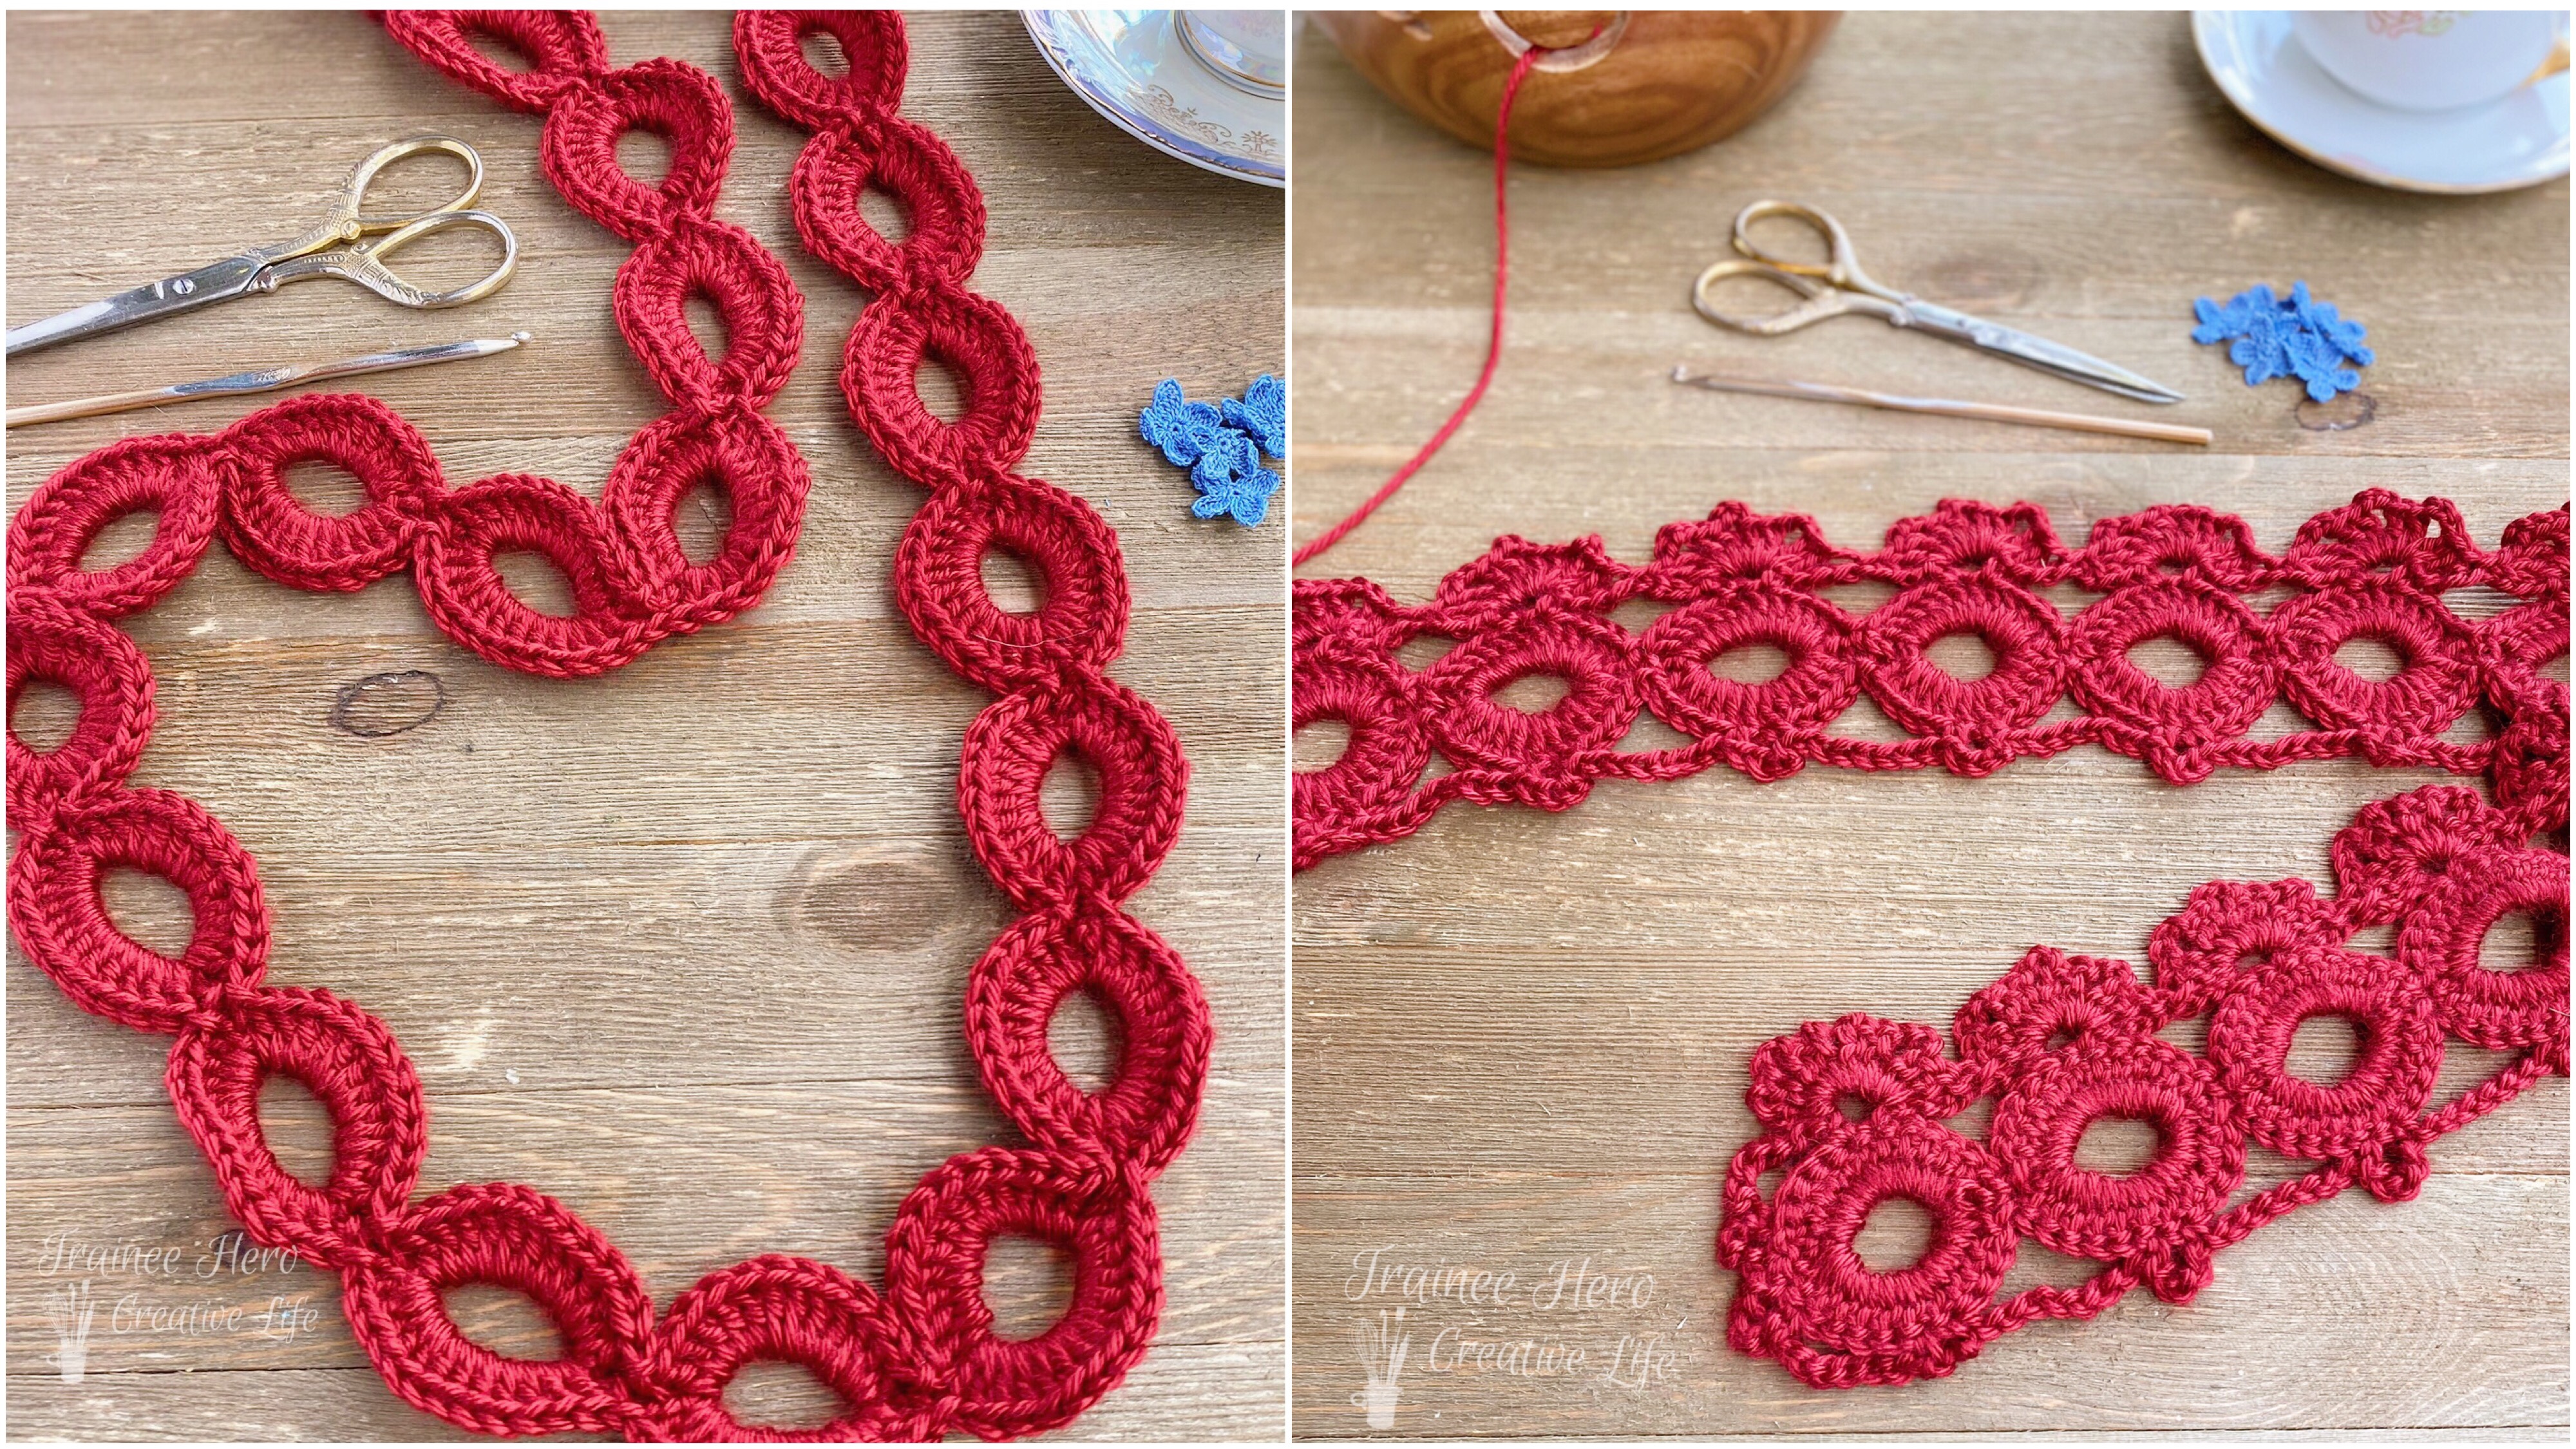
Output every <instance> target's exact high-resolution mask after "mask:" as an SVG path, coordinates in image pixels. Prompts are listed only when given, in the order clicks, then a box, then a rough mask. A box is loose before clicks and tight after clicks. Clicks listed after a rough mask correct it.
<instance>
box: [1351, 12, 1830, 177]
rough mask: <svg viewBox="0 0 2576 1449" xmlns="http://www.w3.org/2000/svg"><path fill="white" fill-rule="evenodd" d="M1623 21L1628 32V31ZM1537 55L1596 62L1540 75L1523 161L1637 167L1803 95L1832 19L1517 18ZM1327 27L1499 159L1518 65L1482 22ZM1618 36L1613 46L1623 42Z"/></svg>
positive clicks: (1530, 102) (1456, 16) (1359, 18)
mask: <svg viewBox="0 0 2576 1449" xmlns="http://www.w3.org/2000/svg"><path fill="white" fill-rule="evenodd" d="M1623 14H1624V15H1625V17H1626V18H1625V20H1624V21H1623V20H1622V19H1621V18H1620V17H1621V16H1622V15H1623ZM1496 18H1498V19H1499V20H1501V22H1502V23H1503V24H1505V25H1508V26H1511V27H1512V32H1513V33H1514V34H1516V35H1519V36H1520V37H1521V38H1522V39H1523V40H1525V41H1527V42H1528V43H1530V44H1531V45H1536V46H1544V47H1546V48H1548V49H1550V50H1562V51H1574V52H1576V54H1574V55H1569V56H1564V57H1558V58H1557V62H1558V63H1564V64H1568V65H1572V64H1575V63H1577V62H1580V61H1582V60H1583V58H1584V53H1585V52H1584V50H1583V48H1584V47H1586V46H1587V45H1588V43H1589V42H1591V41H1593V40H1594V39H1595V38H1596V37H1597V38H1599V39H1601V40H1602V41H1604V42H1605V43H1607V44H1608V45H1609V49H1608V50H1607V51H1606V52H1601V53H1600V58H1599V59H1598V60H1594V61H1590V62H1589V63H1585V64H1582V65H1581V68H1580V69H1579V70H1569V71H1567V72H1565V73H1562V74H1551V73H1549V72H1547V71H1544V70H1542V71H1538V72H1535V73H1534V74H1533V76H1532V78H1531V79H1530V80H1529V82H1528V83H1527V84H1525V85H1524V86H1523V87H1522V88H1521V94H1520V98H1519V100H1518V101H1516V102H1515V103H1514V106H1513V109H1512V116H1513V121H1512V154H1513V155H1514V156H1516V157H1519V158H1521V159H1523V160H1527V161H1537V162H1541V163H1544V164H1546V165H1550V166H1627V165H1632V164H1634V163H1636V162H1639V161H1653V160H1659V159H1661V158H1663V157H1666V156H1678V155H1680V154H1682V153H1683V152H1685V151H1693V150H1697V149H1698V148H1700V147H1702V146H1705V145H1707V144H1708V143H1710V142H1711V141H1715V140H1718V139H1719V138H1721V137H1724V136H1729V135H1732V134H1734V133H1735V132H1736V131H1738V130H1740V129H1742V128H1743V127H1744V126H1745V125H1746V124H1748V123H1750V122H1751V121H1752V120H1753V119H1754V117H1756V116H1759V115H1761V114H1762V112H1763V111H1764V110H1766V109H1768V108H1769V107H1770V106H1771V105H1772V103H1773V102H1775V101H1777V100H1778V99H1779V98H1780V96H1781V95H1782V94H1783V93H1784V92H1786V91H1787V90H1788V89H1789V87H1791V86H1793V85H1796V84H1797V83H1798V77H1799V76H1800V75H1801V74H1803V73H1805V71H1806V68H1807V62H1808V61H1809V59H1811V58H1812V57H1813V56H1814V55H1815V53H1816V48H1817V47H1818V46H1819V45H1822V44H1823V43H1824V41H1825V37H1827V36H1828V35H1831V34H1832V33H1833V29H1834V21H1835V18H1836V17H1835V14H1834V12H1832V11H1797V10H1715V11H1682V10H1646V11H1637V12H1620V11H1609V10H1509V11H1502V12H1499V13H1498V14H1497V17H1496ZM1314 20H1315V24H1316V25H1317V26H1318V27H1319V28H1320V29H1322V30H1323V31H1324V33H1325V34H1327V35H1330V36H1331V37H1332V38H1333V40H1334V43H1335V44H1336V45H1338V46H1339V47H1340V48H1341V51H1342V55H1343V57H1344V58H1345V59H1347V60H1348V61H1349V62H1350V64H1351V65H1352V66H1354V67H1356V68H1357V69H1358V70H1359V71H1360V73H1361V74H1363V75H1365V76H1367V77H1368V78H1369V79H1370V81H1371V82H1373V83H1374V84H1375V85H1376V86H1377V87H1378V89H1380V90H1382V91H1384V92H1386V93H1387V94H1388V95H1389V96H1390V97H1393V98H1394V99H1395V101H1396V103H1397V104H1399V105H1401V106H1403V107H1404V108H1405V109H1406V110H1408V111H1411V112H1413V113H1414V114H1415V115H1417V116H1420V117H1421V118H1422V119H1423V120H1425V121H1428V122H1430V123H1431V124H1432V125H1435V126H1438V127H1439V128H1440V129H1442V130H1444V131H1446V132H1448V133H1449V134H1450V135H1452V136H1455V137H1457V138H1458V139H1459V140H1462V141H1465V142H1468V143H1469V144H1471V145H1477V146H1484V147H1487V148H1491V147H1492V145H1493V141H1494V112H1495V110H1496V109H1497V108H1498V107H1500V106H1501V105H1502V102H1503V85H1504V82H1505V81H1506V80H1508V79H1509V78H1510V76H1511V72H1512V67H1513V65H1514V64H1515V61H1516V58H1515V57H1514V56H1513V55H1512V54H1511V52H1509V51H1507V50H1505V49H1504V48H1503V47H1502V46H1500V45H1498V44H1496V43H1495V37H1494V34H1493V32H1492V31H1491V30H1489V29H1487V27H1486V24H1485V22H1484V20H1483V19H1482V18H1481V17H1480V16H1479V15H1477V14H1476V13H1475V12H1473V11H1465V10H1443V11H1391V10H1377V11H1368V10H1325V11H1318V12H1316V13H1315V16H1314ZM1614 32H1615V33H1614Z"/></svg>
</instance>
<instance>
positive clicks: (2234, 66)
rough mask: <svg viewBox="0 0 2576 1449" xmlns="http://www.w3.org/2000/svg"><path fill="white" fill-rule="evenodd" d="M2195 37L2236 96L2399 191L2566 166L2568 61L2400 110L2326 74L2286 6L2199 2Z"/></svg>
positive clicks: (2528, 177) (2324, 156) (2516, 181)
mask: <svg viewBox="0 0 2576 1449" xmlns="http://www.w3.org/2000/svg"><path fill="white" fill-rule="evenodd" d="M2191 38H2192V43H2193V44H2194V45H2196V46H2197V47H2199V50H2200V63H2201V65H2202V66H2204V67H2206V68H2207V69H2208V71H2209V78H2210V79H2211V80H2214V81H2216V82H2217V83H2218V88H2219V90H2221V91H2222V92H2224V93H2225V94H2226V96H2227V99H2228V101H2229V102H2230V103H2231V104H2233V105H2234V106H2235V107H2236V109H2237V110H2239V111H2241V112H2243V113H2244V115H2245V119H2247V120H2249V121H2251V122H2253V123H2254V124H2255V125H2256V126H2257V127H2260V128H2261V129H2262V130H2263V131H2264V132H2265V133H2266V134H2268V135H2270V136H2271V138H2272V139H2273V140H2275V141H2278V142H2280V143H2281V144H2282V145H2284V146H2287V147H2289V148H2290V149H2291V150H2293V151H2296V152H2297V153H2299V154H2300V155H2302V156H2305V157H2306V158H2308V159H2309V160H2311V161H2314V162H2315V163H2317V164H2318V165H2320V166H2323V167H2326V168H2328V169H2329V170H2334V171H2340V172H2342V173H2343V174H2345V175H2346V176H2352V177H2358V178H2359V179H2361V180H2363V181H2368V182H2371V183H2373V184H2374V185H2379V186H2389V187H2395V188H2396V189H2398V190H2400V191H2437V192H2453V193H2468V192H2479V191H2511V190H2513V189H2515V188H2517V187H2523V186H2537V185H2539V184H2540V183H2541V182H2544V181H2551V180H2555V179H2556V178H2558V177H2561V176H2564V175H2566V174H2567V159H2568V158H2567V88H2568V77H2567V72H2565V71H2563V70H2562V71H2560V72H2559V73H2558V74H2556V75H2553V76H2549V77H2547V78H2546V79H2543V80H2541V81H2538V82H2536V83H2534V84H2531V85H2527V86H2524V87H2523V88H2522V89H2520V90H2518V91H2515V92H2513V93H2512V94H2510V95H2507V96H2505V97H2504V98H2503V99H2501V100H2494V101H2488V102H2486V103H2485V104H2483V105H2476V106H2463V107H2461V108H2460V109H2458V110H2456V111H2435V112H2420V111H2400V110H2393V109H2390V108H2389V107H2386V106H2383V105H2380V104H2378V103H2377V102H2375V101H2370V100H2365V99H2363V98H2362V97H2361V96H2360V95H2359V94H2357V93H2355V92H2353V91H2351V90H2349V89H2346V88H2345V86H2344V85H2343V83H2342V82H2340V81H2337V80H2336V79H2335V78H2334V77H2332V76H2330V75H2328V74H2326V72H2325V68H2324V67H2322V66H2320V65H2318V64H2317V63H2316V61H2315V60H2313V59H2311V58H2310V57H2309V55H2308V52H2307V49H2306V47H2304V46H2302V45H2301V44H2299V40H2298V37H2297V36H2296V35H2295V34H2293V33H2292V32H2291V29H2290V13H2289V12H2288V11H2286V10H2195V11H2193V12H2192V13H2191Z"/></svg>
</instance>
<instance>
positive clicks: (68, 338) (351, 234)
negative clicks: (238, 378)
mask: <svg viewBox="0 0 2576 1449" xmlns="http://www.w3.org/2000/svg"><path fill="white" fill-rule="evenodd" d="M431 151H437V152H441V153H443V154H445V155H449V156H453V157H455V158H456V159H458V160H460V161H462V162H464V163H465V169H466V180H465V189H464V190H463V191H462V192H459V193H458V194H457V196H456V198H455V199H454V200H453V201H450V202H448V203H447V204H446V205H444V206H440V207H437V208H435V209H434V210H430V211H424V212H421V213H418V214H417V215H413V216H395V217H374V216H365V215H362V214H360V208H361V206H362V205H363V204H364V202H365V201H366V196H367V186H368V184H369V183H370V182H373V181H374V180H375V179H376V176H377V175H378V173H380V172H382V171H383V170H384V169H385V168H386V167H388V166H391V165H392V164H394V163H395V162H397V161H401V160H404V159H405V158H408V157H412V156H419V155H423V154H426V153H428V152H431ZM482 194H483V158H482V157H481V156H479V155H476V154H475V151H474V148H473V147H471V146H468V145H466V144H465V143H464V142H462V141H459V140H457V139H455V138H454V137H452V136H414V137H411V138H410V139H408V140H402V141H396V142H394V143H393V144H392V145H389V146H386V147H384V148H382V149H380V150H378V151H377V152H375V153H374V154H373V155H371V156H369V157H367V159H365V160H363V161H361V162H359V163H358V169H356V170H355V171H352V172H350V173H349V183H348V186H347V187H346V189H345V190H343V192H342V193H341V196H340V199H339V201H338V202H336V203H334V205H333V206H332V209H331V214H330V215H329V216H327V217H325V218H324V219H323V220H322V221H321V222H320V223H319V224H318V225H316V226H315V227H314V228H313V229H312V230H310V231H308V232H306V233H305V234H304V235H302V236H300V237H297V238H296V239H295V240H293V241H290V242H280V243H278V244H277V245H275V246H265V247H254V248H252V249H251V250H249V251H246V252H243V253H242V254H241V255H239V256H235V257H227V258H225V259H224V260H222V261H220V262H217V263H215V264H214V265H212V266H208V267H199V268H198V269H197V270H195V271H193V272H182V273H180V274H179V275H178V276H175V277H164V278H163V279H161V280H160V281H157V282H154V283H152V284H150V285H149V286H142V287H137V288H135V289H134V290H132V291H130V292H119V293H117V294H116V295H115V296H113V297H110V298H107V299H106V300H105V301H100V302H92V303H90V304H89V305H87V306H84V307H74V308H73V309H72V310H70V311H68V312H65V313H63V314H61V315H60V316H55V317H48V318H46V319H45V320H44V321H42V322H31V323H28V324H27V325H26V326H24V327H13V328H11V329H9V337H8V352H7V355H8V356H11V357H15V356H17V355H18V354H19V353H21V352H33V351H35V350H36V349H37V348H40V347H52V346H55V345H56V344H58V343H64V342H73V341H77V340H79V339H81V338H84V337H95V336H98V335H99V334H100V333H103V332H113V331H115V330H117V329H118V328H120V327H132V326H134V325H135V324H137V323H141V322H152V321H157V320H158V319H160V318H163V317H168V316H171V315H173V314H176V313H180V312H186V311H190V310H193V309H195V308H198V307H203V306H206V305H208V304H209V303H214V302H226V301H230V300H232V299H233V298H235V297H241V296H247V295H249V294H250V293H252V292H273V291H276V290H277V289H278V288H279V287H281V286H283V285H285V284H286V283H288V282H300V281H303V280H305V279H306V278H309V277H339V278H342V279H344V280H347V281H352V282H355V283H357V284H358V285H360V286H362V287H365V288H367V289H368V290H369V291H372V292H374V293H375V294H376V295H378V296H380V297H383V298H385V299H386V300H387V301H391V302H396V303H399V304H401V305H402V306H405V307H456V306H461V305H463V304H465V303H467V302H473V301H479V300H481V299H482V298H484V297H488V296H490V295H492V293H493V292H495V291H497V290H499V288H500V286H501V284H502V283H504V282H506V281H508V280H510V273H511V272H512V271H513V270H514V269H515V268H517V266H518V265H519V239H518V238H517V237H515V236H512V235H511V234H510V228H509V227H508V226H507V225H505V224H504V223H503V222H502V220H501V218H499V217H497V216H494V215H492V214H491V213H490V212H488V211H474V210H471V209H469V208H471V207H472V206H473V205H474V199H475V198H476V197H478V196H480V195H482ZM459 226H462V227H471V228H474V229H476V230H480V231H487V232H490V233H491V234H492V235H493V236H495V237H497V238H499V239H500V242H501V264H500V265H499V266H497V267H495V268H493V269H492V274H491V275H490V276H487V277H485V278H483V279H482V280H481V281H479V282H474V283H471V284H469V285H466V286H463V287H459V288H457V289H455V290H454V291H451V292H428V291H423V290H421V289H420V288H418V287H415V286H413V285H412V284H411V283H409V282H406V281H404V280H403V279H402V278H400V277H397V276H395V275H394V274H393V273H392V272H390V271H388V270H386V268H385V266H384V263H383V261H382V260H381V259H382V258H383V257H385V256H386V255H388V254H390V253H392V252H395V251H399V250H400V249H402V248H403V247H405V246H408V245H410V244H411V243H413V242H415V241H418V240H419V239H421V238H422V237H425V236H428V235H430V234H431V233H433V232H441V231H446V230H448V229H449V228H451V227H459ZM378 232H383V233H385V235H384V236H383V237H381V238H380V239H378V240H375V241H368V240H365V238H367V237H370V236H374V235H375V234H376V233H378Z"/></svg>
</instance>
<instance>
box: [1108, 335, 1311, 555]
mask: <svg viewBox="0 0 2576 1449" xmlns="http://www.w3.org/2000/svg"><path fill="white" fill-rule="evenodd" d="M1137 431H1138V432H1139V433H1141V434H1142V435H1143V436H1144V439H1145V441H1146V442H1149V443H1151V444H1153V445H1154V446H1155V447H1157V448H1160V449H1162V450H1163V457H1164V458H1165V459H1166V460H1168V461H1169V462H1171V464H1172V465H1173V466H1175V467H1181V468H1187V469H1189V470H1190V483H1191V485H1192V486H1193V487H1195V488H1197V489H1198V491H1199V498H1198V501H1197V502H1195V503H1193V504H1191V505H1190V512H1192V513H1194V514H1196V515H1198V516H1199V517H1201V518H1221V517H1224V516H1225V515H1227V514H1232V515H1233V516H1234V520H1235V522H1237V523H1240V524H1242V525H1243V526H1244V527H1246V528H1250V527H1252V526H1253V525H1255V524H1257V523H1259V522H1261V520H1262V519H1263V518H1265V517H1267V516H1268V515H1269V512H1270V496H1271V495H1272V494H1274V493H1276V492H1278V491H1279V483H1280V478H1279V475H1278V474H1276V473H1274V472H1272V471H1270V470H1269V469H1267V468H1264V467H1262V466H1261V455H1262V453H1263V452H1264V451H1267V452H1268V453H1269V454H1270V455H1271V456H1272V457H1279V458H1284V457H1286V456H1287V454H1288V389H1287V387H1286V385H1285V384H1283V383H1281V382H1280V381H1279V379H1277V378H1275V377H1272V376H1270V375H1269V374H1268V373H1264V374H1262V375H1261V376H1260V377H1258V378H1256V379H1254V381H1253V384H1252V386H1250V387H1248V388H1246V389H1244V395H1243V400H1242V401H1240V402H1237V401H1236V400H1234V399H1232V398H1227V399H1224V400H1223V406H1222V407H1217V406H1211V405H1209V404H1207V403H1199V402H1191V401H1189V400H1188V398H1187V397H1186V396H1185V395H1184V394H1183V393H1182V391H1181V384H1180V381H1179V379H1177V378H1165V379H1163V381H1162V382H1160V383H1158V384H1156V385H1155V388H1154V400H1153V402H1152V403H1150V404H1148V405H1147V406H1146V408H1145V411H1144V412H1143V413H1142V414H1140V415H1139V416H1138V418H1137Z"/></svg>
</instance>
